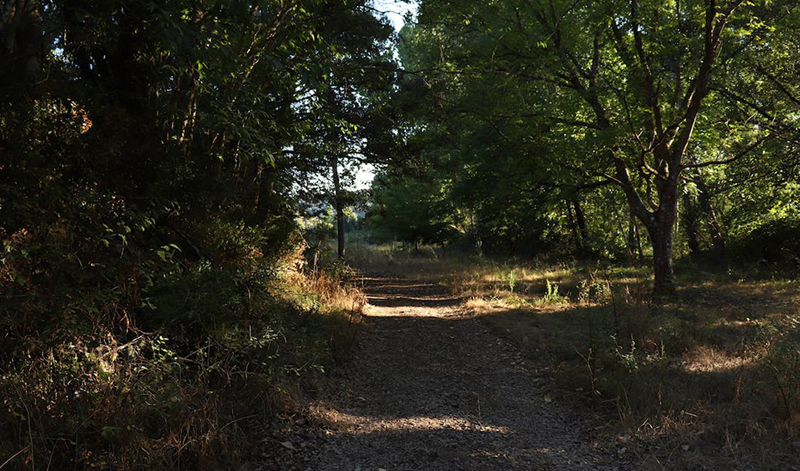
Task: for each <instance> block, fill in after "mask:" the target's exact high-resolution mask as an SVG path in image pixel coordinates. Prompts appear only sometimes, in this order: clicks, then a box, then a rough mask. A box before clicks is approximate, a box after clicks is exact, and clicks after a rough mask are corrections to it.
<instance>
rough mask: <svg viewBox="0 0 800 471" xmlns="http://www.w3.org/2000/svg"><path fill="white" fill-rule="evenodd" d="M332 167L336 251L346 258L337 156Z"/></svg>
mask: <svg viewBox="0 0 800 471" xmlns="http://www.w3.org/2000/svg"><path fill="white" fill-rule="evenodd" d="M331 169H332V171H333V191H334V193H333V200H334V208H335V209H336V240H337V250H336V253H337V254H338V255H339V258H344V195H342V187H341V183H340V182H339V159H338V158H337V157H336V156H333V157H332V158H331Z"/></svg>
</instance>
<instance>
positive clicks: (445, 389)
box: [258, 276, 621, 471]
mask: <svg viewBox="0 0 800 471" xmlns="http://www.w3.org/2000/svg"><path fill="white" fill-rule="evenodd" d="M363 283H364V289H365V291H366V294H367V296H368V299H369V306H368V307H367V310H366V312H365V320H364V330H363V332H362V333H361V340H360V341H359V344H358V346H357V348H356V351H355V353H354V357H353V358H352V360H350V361H349V362H348V363H347V364H346V365H344V366H342V367H340V368H339V369H338V370H337V371H336V372H334V377H333V379H332V381H333V387H328V388H327V389H326V391H325V392H324V393H322V394H320V395H319V396H320V397H317V398H316V399H313V400H311V401H309V403H308V404H307V405H306V407H305V410H304V411H303V413H302V414H300V415H299V416H298V417H296V418H295V421H294V422H293V424H291V425H286V426H284V427H283V428H282V429H280V430H274V431H273V433H271V434H270V437H269V438H267V439H266V441H269V442H271V444H272V445H274V446H275V447H276V448H278V449H279V450H280V452H279V454H278V455H274V454H273V455H271V456H270V457H269V458H270V461H272V463H271V464H268V463H263V464H262V465H260V466H259V467H258V468H259V469H263V470H270V469H276V470H277V469H282V470H286V469H297V470H308V471H327V470H348V471H381V470H385V471H403V470H429V471H439V470H448V471H450V470H475V471H477V470H481V471H491V470H560V469H565V470H614V469H620V467H621V465H620V464H619V463H618V462H615V460H614V458H615V457H614V456H612V454H613V453H612V454H609V453H608V452H603V451H602V450H600V449H598V448H596V447H594V446H593V445H592V444H591V439H590V435H589V434H588V433H587V430H588V429H590V427H588V426H587V425H586V422H585V421H584V420H582V419H581V417H580V415H579V413H578V412H576V411H574V410H571V409H570V408H569V407H568V406H566V405H562V404H559V403H558V401H557V400H553V399H552V398H551V395H550V394H548V391H550V389H551V388H552V387H553V385H552V382H551V380H549V379H548V378H547V377H546V376H542V375H540V374H538V373H537V372H536V371H535V370H534V369H533V368H532V367H531V366H530V365H526V363H525V362H524V360H523V359H522V356H521V354H520V353H519V352H517V351H516V350H515V349H514V347H513V346H512V345H509V344H507V343H506V342H505V341H503V340H501V339H500V338H499V337H497V336H496V335H494V334H493V333H492V332H491V331H490V330H489V329H488V328H487V327H486V326H484V325H483V324H482V323H481V322H480V321H478V319H477V318H476V317H475V316H474V315H473V314H472V313H471V312H470V311H469V310H468V309H466V308H465V307H464V306H463V300H462V299H459V298H455V297H453V296H452V295H451V294H449V292H448V291H447V290H446V289H445V288H443V287H441V286H437V285H433V284H429V283H425V282H421V281H418V280H413V279H404V278H390V277H383V276H367V277H364V280H363Z"/></svg>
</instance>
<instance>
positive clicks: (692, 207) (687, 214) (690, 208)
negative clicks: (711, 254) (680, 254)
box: [683, 193, 700, 258]
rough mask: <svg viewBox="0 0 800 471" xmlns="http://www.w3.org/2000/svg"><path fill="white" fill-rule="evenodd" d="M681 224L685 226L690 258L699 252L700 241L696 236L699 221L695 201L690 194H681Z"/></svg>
mask: <svg viewBox="0 0 800 471" xmlns="http://www.w3.org/2000/svg"><path fill="white" fill-rule="evenodd" d="M683 223H684V224H683V225H684V227H685V228H686V229H685V230H686V240H687V243H688V244H689V252H690V254H691V256H692V258H696V257H697V256H698V255H699V254H700V242H699V240H698V238H697V232H698V228H699V227H698V226H699V225H700V224H699V221H698V219H697V203H696V202H695V201H693V198H692V195H690V194H689V193H684V194H683Z"/></svg>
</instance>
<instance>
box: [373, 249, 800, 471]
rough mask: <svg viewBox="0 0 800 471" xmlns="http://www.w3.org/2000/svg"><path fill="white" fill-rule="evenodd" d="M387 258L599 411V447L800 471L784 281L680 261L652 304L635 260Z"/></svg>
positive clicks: (798, 314)
mask: <svg viewBox="0 0 800 471" xmlns="http://www.w3.org/2000/svg"><path fill="white" fill-rule="evenodd" d="M373 256H375V255H374V254H373ZM394 260H395V262H394V263H395V264H396V267H393V268H394V269H395V270H396V271H398V272H400V273H406V274H408V275H409V276H422V277H426V276H427V277H429V278H431V279H438V280H440V281H441V282H442V283H443V284H446V285H447V286H449V287H450V288H451V289H452V290H453V292H454V294H456V295H459V296H462V297H464V298H465V299H466V300H467V305H468V306H469V307H471V308H472V309H474V310H475V311H476V313H477V314H479V318H480V319H481V320H483V321H484V322H486V323H487V324H488V325H489V326H490V327H491V328H492V329H493V330H495V331H496V332H497V333H498V334H500V335H501V336H504V337H507V338H508V339H510V340H511V341H513V342H515V343H516V344H518V345H519V346H520V347H521V348H522V349H523V351H524V352H525V354H526V356H527V357H528V358H529V360H530V362H531V363H532V364H533V365H535V367H536V368H537V370H538V371H539V372H540V373H541V374H546V375H550V376H552V377H553V378H554V379H555V380H556V384H558V385H559V388H558V391H554V392H553V393H552V394H553V396H554V397H555V399H556V400H562V401H567V402H570V403H572V404H574V405H576V406H578V407H581V408H586V409H588V410H590V411H591V412H592V414H591V415H597V416H599V417H600V419H599V421H598V422H599V424H598V426H597V427H598V429H597V430H600V431H599V432H598V434H599V437H598V441H599V443H601V446H604V447H607V448H611V450H610V451H611V452H612V453H615V454H617V453H618V454H620V456H623V457H625V458H631V459H634V460H635V461H636V462H637V463H638V466H639V468H638V469H654V470H655V469H659V470H660V469H717V470H728V469H795V468H797V467H798V466H800V460H798V458H797V456H800V455H798V453H799V452H800V449H798V448H797V446H798V443H800V285H798V281H797V280H796V279H794V278H793V277H791V276H789V277H786V276H780V275H776V274H774V273H772V274H770V273H767V274H766V275H765V274H764V273H756V272H752V270H750V271H747V272H739V271H736V270H733V269H730V270H722V271H714V270H713V267H709V268H706V267H703V266H694V265H691V266H688V267H686V268H684V269H683V270H681V269H679V270H678V272H677V275H678V282H679V289H678V294H677V296H676V297H675V298H674V299H672V300H671V301H669V302H665V303H653V302H651V300H650V289H651V288H650V285H649V282H648V279H647V276H646V268H640V267H627V266H622V267H615V266H607V265H606V266H598V265H595V266H582V265H576V264H564V263H555V264H553V263H547V262H546V261H542V262H536V261H534V262H531V263H520V262H515V261H513V260H511V261H495V260H490V259H489V260H487V259H478V258H471V259H458V258H457V257H450V258H448V259H445V260H435V259H434V258H433V257H431V256H427V257H424V258H422V257H410V262H409V263H408V264H407V265H406V264H405V262H404V260H403V257H402V256H394ZM426 264H427V268H426ZM765 268H766V269H768V268H769V267H765ZM512 273H513V275H511V274H512Z"/></svg>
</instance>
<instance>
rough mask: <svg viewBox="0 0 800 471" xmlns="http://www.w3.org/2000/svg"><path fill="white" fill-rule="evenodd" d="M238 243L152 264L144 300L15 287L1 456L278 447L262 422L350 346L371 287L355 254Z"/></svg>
mask: <svg viewBox="0 0 800 471" xmlns="http://www.w3.org/2000/svg"><path fill="white" fill-rule="evenodd" d="M222 229H224V230H225V231H226V233H230V232H231V229H229V228H228V229H226V228H222ZM244 245H246V244H242V247H244ZM298 246H299V244H298ZM240 248H241V247H225V248H224V253H225V257H219V258H218V259H217V263H214V264H211V263H206V262H202V261H197V262H191V261H185V262H181V265H182V266H181V267H180V269H173V270H166V269H165V270H161V271H159V270H150V271H149V272H148V276H150V277H151V278H152V280H151V282H149V283H148V284H147V285H146V286H142V285H144V282H141V281H140V286H139V288H137V291H136V295H137V297H138V303H136V304H131V303H128V302H126V301H130V298H129V297H125V296H116V297H115V296H114V290H99V289H98V290H94V291H91V290H87V291H86V292H83V293H77V292H73V293H72V301H71V302H70V301H69V300H68V302H67V303H66V304H59V303H56V302H45V300H46V298H45V297H43V296H33V295H30V294H29V295H28V296H20V297H18V298H15V299H16V300H18V301H20V302H17V303H15V304H14V303H11V302H9V301H8V300H6V301H5V302H4V303H3V304H2V307H3V309H4V312H3V313H2V315H0V337H2V339H3V340H2V347H0V364H2V369H0V458H2V459H0V468H2V469H49V470H61V469H70V470H72V469H98V470H100V469H102V470H106V469H164V470H170V469H208V468H212V467H228V466H234V465H236V464H237V463H242V462H246V461H248V460H250V459H252V458H253V456H252V455H253V453H254V451H255V450H259V453H262V452H267V453H268V452H269V450H266V451H265V450H264V447H263V446H261V447H257V446H256V445H257V442H258V440H259V439H260V438H261V436H262V435H263V434H262V433H261V432H263V428H264V427H265V426H266V424H268V423H269V421H270V420H272V418H273V417H275V415H276V414H277V413H279V412H281V411H282V410H284V409H286V408H287V407H291V404H292V401H293V399H294V398H295V397H296V395H297V394H298V392H299V391H300V388H301V387H302V384H303V382H305V381H309V380H310V379H311V378H313V377H314V376H315V375H317V374H318V373H319V372H321V371H324V370H325V369H326V368H328V367H329V366H330V365H331V364H333V363H334V362H335V361H337V360H340V359H343V358H345V357H346V356H347V352H348V351H349V349H350V346H351V344H352V342H353V341H354V338H355V334H356V331H357V326H358V324H359V321H360V313H361V309H362V307H363V305H364V298H363V295H362V294H361V293H360V292H359V291H358V290H357V289H355V288H353V287H349V286H350V285H349V283H350V281H349V276H350V275H351V273H349V272H348V271H347V269H346V268H345V267H343V266H331V267H325V268H319V267H318V268H317V269H315V270H313V271H308V270H305V271H304V270H302V269H298V267H302V266H303V263H302V256H301V255H300V252H298V251H297V250H295V251H289V252H287V253H284V254H283V255H281V257H280V258H277V259H276V258H266V257H263V256H262V255H261V254H259V253H257V251H255V248H253V249H251V250H244V251H242V250H240ZM173 256H175V255H172V254H169V253H167V254H165V257H173ZM118 289H126V288H124V287H121V288H118ZM127 289H129V290H133V289H134V288H133V287H128V288H127ZM56 308H58V309H62V311H60V312H54V311H53V310H54V309H56ZM64 310H66V311H64Z"/></svg>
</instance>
